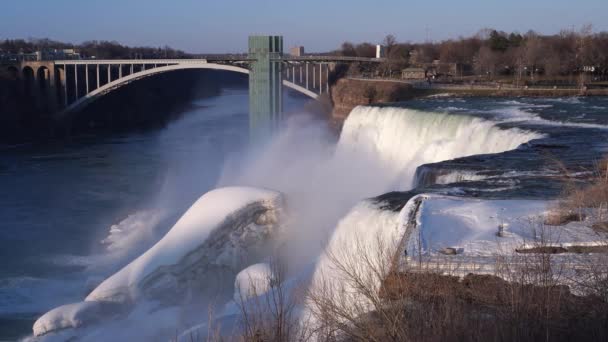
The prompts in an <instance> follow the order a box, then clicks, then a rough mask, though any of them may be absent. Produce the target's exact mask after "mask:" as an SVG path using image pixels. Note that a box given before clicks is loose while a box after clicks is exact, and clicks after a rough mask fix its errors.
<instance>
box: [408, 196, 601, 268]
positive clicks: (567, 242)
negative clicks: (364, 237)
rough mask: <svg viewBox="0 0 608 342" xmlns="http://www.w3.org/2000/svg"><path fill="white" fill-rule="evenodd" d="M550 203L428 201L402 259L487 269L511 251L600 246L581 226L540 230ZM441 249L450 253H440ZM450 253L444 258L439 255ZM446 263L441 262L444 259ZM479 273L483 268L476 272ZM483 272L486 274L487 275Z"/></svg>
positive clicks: (435, 198)
mask: <svg viewBox="0 0 608 342" xmlns="http://www.w3.org/2000/svg"><path fill="white" fill-rule="evenodd" d="M551 205H552V202H551V201H542V200H480V199H470V198H455V197H446V196H438V195H431V196H427V198H426V199H425V200H424V202H423V204H422V206H421V208H420V212H419V213H418V215H419V222H418V225H417V227H415V228H414V231H412V232H410V233H409V234H408V236H409V239H408V241H407V242H406V251H407V255H408V258H412V259H417V258H418V257H420V256H422V257H423V258H424V260H427V261H429V262H433V260H435V261H437V260H439V259H441V260H443V261H442V262H444V263H445V261H446V260H447V259H449V260H450V261H451V262H452V261H453V262H454V263H464V264H467V263H469V264H470V263H479V264H480V265H481V264H484V263H487V264H492V263H493V262H494V261H495V258H496V257H497V256H509V255H513V254H514V253H516V249H522V248H532V247H535V246H539V245H540V244H542V245H543V246H559V247H568V246H594V245H598V244H600V243H602V241H605V237H601V236H598V235H597V233H595V232H594V231H593V230H592V229H591V228H589V227H587V226H586V225H585V223H584V222H571V223H569V224H567V225H565V226H546V225H544V224H543V222H544V219H545V217H546V215H547V214H548V213H549V208H550V207H551ZM446 248H448V249H451V250H450V251H448V252H450V253H446ZM451 253H456V254H455V255H450V256H446V255H445V254H451ZM446 258H447V259H446ZM481 269H483V268H481ZM491 270H492V269H491V267H488V268H487V270H486V271H491Z"/></svg>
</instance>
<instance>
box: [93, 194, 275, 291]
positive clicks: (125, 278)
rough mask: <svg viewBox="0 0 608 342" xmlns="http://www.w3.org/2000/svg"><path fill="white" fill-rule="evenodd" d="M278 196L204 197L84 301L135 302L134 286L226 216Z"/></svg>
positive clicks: (191, 247)
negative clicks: (142, 252)
mask: <svg viewBox="0 0 608 342" xmlns="http://www.w3.org/2000/svg"><path fill="white" fill-rule="evenodd" d="M279 196H280V194H279V193H278V192H275V191H271V190H265V189H258V188H250V187H227V188H221V189H216V190H213V191H210V192H208V193H206V194H205V195H203V196H202V197H201V198H199V199H198V200H197V201H196V202H195V203H194V204H193V205H192V206H191V207H190V209H188V211H187V212H186V213H185V214H184V215H183V216H182V217H181V218H180V219H179V220H178V221H177V223H175V225H174V226H173V228H171V230H170V231H169V232H168V233H167V234H166V235H165V236H164V237H163V238H162V239H161V240H160V241H159V242H158V243H156V244H155V245H154V246H153V247H152V248H150V249H149V250H148V251H146V252H145V253H144V254H142V255H141V256H140V257H138V258H137V259H135V260H134V261H133V262H131V263H130V264H129V265H127V266H126V267H124V268H123V269H122V270H120V271H119V272H118V273H116V274H114V275H113V276H111V277H110V278H108V279H107V280H105V281H104V282H103V283H101V285H99V286H98V287H97V288H96V289H95V290H93V292H91V294H89V296H87V298H86V300H88V301H90V300H111V301H125V300H127V299H129V298H130V299H134V298H137V296H138V295H139V293H138V292H137V285H138V284H139V283H140V282H141V281H142V280H143V279H144V278H145V277H146V276H147V275H149V274H150V273H151V272H152V271H154V270H156V269H158V268H159V267H161V266H166V265H175V264H177V263H178V262H179V261H180V260H181V259H182V258H184V257H185V256H186V255H187V254H188V253H189V252H191V251H192V250H194V249H195V248H196V247H198V246H200V245H201V244H202V243H203V242H204V241H205V240H206V239H207V237H208V236H209V234H210V233H211V232H212V231H213V230H214V229H215V228H216V227H217V226H219V225H220V224H221V223H222V222H223V221H224V220H225V219H226V217H227V216H229V215H230V214H232V213H234V212H236V211H237V210H239V209H240V208H243V207H246V206H247V205H249V204H252V203H254V202H257V201H262V202H267V203H268V204H269V205H274V204H275V202H277V201H278V198H279ZM125 296H126V297H125Z"/></svg>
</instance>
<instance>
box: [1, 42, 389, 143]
mask: <svg viewBox="0 0 608 342" xmlns="http://www.w3.org/2000/svg"><path fill="white" fill-rule="evenodd" d="M282 51H283V37H282V36H251V37H249V51H248V54H243V55H213V56H202V57H201V58H195V59H128V60H98V59H86V60H54V61H22V62H20V63H19V65H18V66H15V65H11V66H9V71H10V72H11V73H13V74H15V76H16V77H18V78H21V79H22V80H23V81H24V82H23V84H24V91H25V93H26V94H29V95H32V96H33V97H34V98H35V101H36V102H37V103H38V104H39V105H40V107H41V108H45V109H47V110H49V111H51V112H56V113H59V114H67V113H72V112H77V111H79V110H81V109H82V108H84V107H86V106H87V105H89V104H90V103H92V102H94V101H95V100H97V99H98V98H100V97H101V96H103V95H105V94H107V93H109V92H112V91H114V90H116V89H118V88H120V87H122V86H124V85H126V84H129V83H131V82H135V81H137V80H140V79H142V78H146V77H150V76H154V75H157V74H161V73H165V72H171V71H175V70H185V69H212V70H224V71H230V72H238V73H243V74H248V75H249V112H250V114H249V115H250V120H249V121H250V133H251V134H252V136H253V135H266V134H268V133H269V131H271V130H272V129H273V128H274V127H276V125H277V124H278V123H279V122H280V121H281V119H282V116H283V95H282V89H283V87H288V88H291V89H293V90H295V91H297V92H300V93H302V94H304V95H306V96H308V97H310V98H313V99H316V98H317V97H318V96H319V95H321V94H324V93H328V92H329V79H330V73H331V72H332V71H333V70H334V69H335V67H336V65H337V64H340V63H378V62H382V59H376V58H359V57H344V56H301V57H296V56H284V55H283V52H282Z"/></svg>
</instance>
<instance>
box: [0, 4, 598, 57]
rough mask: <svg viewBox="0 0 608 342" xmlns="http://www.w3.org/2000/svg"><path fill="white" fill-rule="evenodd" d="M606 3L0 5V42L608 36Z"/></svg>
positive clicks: (205, 43) (308, 43)
mask: <svg viewBox="0 0 608 342" xmlns="http://www.w3.org/2000/svg"><path fill="white" fill-rule="evenodd" d="M607 12H608V0H576V1H574V0H500V1H499V0H477V1H473V0H434V1H420V0H415V1H414V0H407V1H406V0H368V1H362V0H301V1H293V0H283V1H277V0H216V1H210V0H103V1H97V0H13V1H6V3H3V5H2V6H1V8H0V39H6V38H24V39H27V38H51V39H54V40H60V41H66V42H72V43H80V42H83V41H86V40H115V41H118V42H120V43H122V44H127V45H137V46H165V45H169V46H171V47H174V48H178V49H182V50H185V51H187V52H193V53H232V52H243V51H245V50H246V48H247V37H248V36H249V35H251V34H280V35H283V36H284V41H285V44H284V45H285V46H286V47H290V46H296V45H303V46H304V47H305V48H306V50H307V51H310V52H315V51H316V52H321V51H329V50H332V49H335V48H337V47H339V46H340V45H341V44H342V42H344V41H352V42H363V41H369V42H372V43H379V42H381V41H382V39H383V38H384V37H385V36H386V35H387V34H393V35H395V36H396V37H397V40H398V41H403V42H405V41H410V42H420V41H425V40H426V39H427V37H428V38H429V39H430V40H432V41H439V40H444V39H449V38H458V37H460V36H470V35H473V34H475V33H476V32H477V31H479V30H480V29H482V28H495V29H498V30H503V31H507V32H511V31H520V32H526V31H528V30H535V31H537V32H540V33H544V34H550V33H557V32H559V31H560V30H561V29H572V28H575V29H578V28H580V27H581V26H583V25H585V24H592V25H593V27H594V30H595V31H608V20H606V19H605V16H606V13H607Z"/></svg>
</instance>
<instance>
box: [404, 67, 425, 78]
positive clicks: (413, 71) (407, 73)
mask: <svg viewBox="0 0 608 342" xmlns="http://www.w3.org/2000/svg"><path fill="white" fill-rule="evenodd" d="M401 78H402V79H404V80H423V79H425V78H426V70H425V69H424V68H405V69H403V70H401Z"/></svg>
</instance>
